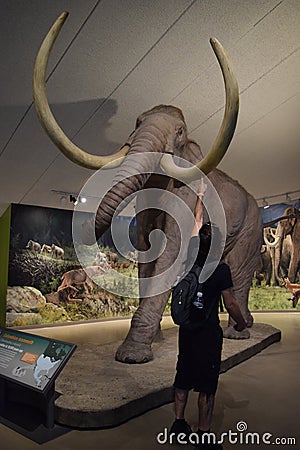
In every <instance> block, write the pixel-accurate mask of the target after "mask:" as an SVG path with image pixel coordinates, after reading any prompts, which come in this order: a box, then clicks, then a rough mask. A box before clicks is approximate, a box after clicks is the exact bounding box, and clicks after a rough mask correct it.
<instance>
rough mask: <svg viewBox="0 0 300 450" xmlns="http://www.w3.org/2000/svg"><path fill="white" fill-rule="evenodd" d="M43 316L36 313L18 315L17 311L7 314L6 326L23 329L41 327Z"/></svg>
mask: <svg viewBox="0 0 300 450" xmlns="http://www.w3.org/2000/svg"><path fill="white" fill-rule="evenodd" d="M41 323H42V316H41V315H40V314H35V313H16V312H15V311H12V312H7V313H6V326H8V327H22V326H26V325H40V324H41Z"/></svg>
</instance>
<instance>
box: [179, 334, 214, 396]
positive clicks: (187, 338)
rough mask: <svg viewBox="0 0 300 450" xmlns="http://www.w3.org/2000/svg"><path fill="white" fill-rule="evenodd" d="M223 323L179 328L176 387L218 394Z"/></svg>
mask: <svg viewBox="0 0 300 450" xmlns="http://www.w3.org/2000/svg"><path fill="white" fill-rule="evenodd" d="M222 343H223V332H222V328H221V327H220V326H213V327H209V328H202V329H200V330H195V331H189V330H186V329H182V328H181V327H180V328H179V355H178V360H177V366H176V371H177V372H176V375H175V380H174V387H175V388H178V389H185V390H190V389H194V390H195V391H196V392H205V393H206V394H215V393H216V390H217V386H218V379H219V373H220V366H221V353H222Z"/></svg>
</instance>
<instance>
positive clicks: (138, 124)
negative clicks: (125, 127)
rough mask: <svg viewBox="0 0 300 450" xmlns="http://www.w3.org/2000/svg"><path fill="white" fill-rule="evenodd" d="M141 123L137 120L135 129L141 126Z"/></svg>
mask: <svg viewBox="0 0 300 450" xmlns="http://www.w3.org/2000/svg"><path fill="white" fill-rule="evenodd" d="M141 123H142V121H141V119H139V118H137V119H136V122H135V128H138V127H139V126H140V125H141Z"/></svg>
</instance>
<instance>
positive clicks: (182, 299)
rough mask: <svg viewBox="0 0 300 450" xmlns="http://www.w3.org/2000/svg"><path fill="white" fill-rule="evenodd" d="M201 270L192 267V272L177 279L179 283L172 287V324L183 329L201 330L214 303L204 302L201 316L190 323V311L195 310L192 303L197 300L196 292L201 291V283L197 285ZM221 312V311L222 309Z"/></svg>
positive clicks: (195, 266) (200, 268) (196, 266)
mask: <svg viewBox="0 0 300 450" xmlns="http://www.w3.org/2000/svg"><path fill="white" fill-rule="evenodd" d="M221 264H222V263H221ZM201 270H202V267H201V266H198V265H194V267H193V268H192V270H191V271H190V272H188V273H187V274H186V275H185V276H184V277H183V278H181V279H179V281H178V282H177V283H176V284H175V285H174V286H173V287H172V294H171V316H172V319H173V322H174V323H175V324H176V325H179V326H182V327H183V328H189V329H196V328H201V327H202V326H203V325H204V324H205V322H206V321H207V319H208V318H209V317H210V314H211V312H212V310H213V307H214V302H208V303H207V304H206V302H205V300H204V308H203V312H202V316H199V315H198V317H199V320H197V321H196V322H195V321H194V322H192V320H191V311H192V309H193V308H195V306H194V305H193V302H194V301H195V300H196V298H197V292H199V291H200V292H201V291H202V283H199V275H200V272H201ZM221 305H222V301H221V298H220V306H221ZM221 310H223V308H222V307H221ZM200 317H201V318H200Z"/></svg>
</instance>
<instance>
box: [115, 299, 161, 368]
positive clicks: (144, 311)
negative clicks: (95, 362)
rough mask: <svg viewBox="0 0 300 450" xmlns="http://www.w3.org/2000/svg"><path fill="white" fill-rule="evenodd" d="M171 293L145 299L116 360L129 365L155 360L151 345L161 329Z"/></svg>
mask: <svg viewBox="0 0 300 450" xmlns="http://www.w3.org/2000/svg"><path fill="white" fill-rule="evenodd" d="M168 298H169V292H164V293H163V294H160V295H157V296H156V297H155V298H151V297H150V298H144V299H142V300H141V303H140V305H139V307H138V309H137V311H136V312H135V314H134V316H133V318H132V321H131V328H130V330H129V333H128V335H127V337H126V339H125V341H124V342H123V343H122V344H121V346H120V347H119V348H118V350H117V353H116V360H117V361H120V362H124V363H127V364H134V363H145V362H148V361H151V360H152V359H153V353H152V350H151V344H152V342H153V340H154V338H155V336H156V333H157V331H158V329H159V324H160V321H161V317H162V314H163V311H164V308H165V305H166V303H167V301H168Z"/></svg>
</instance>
